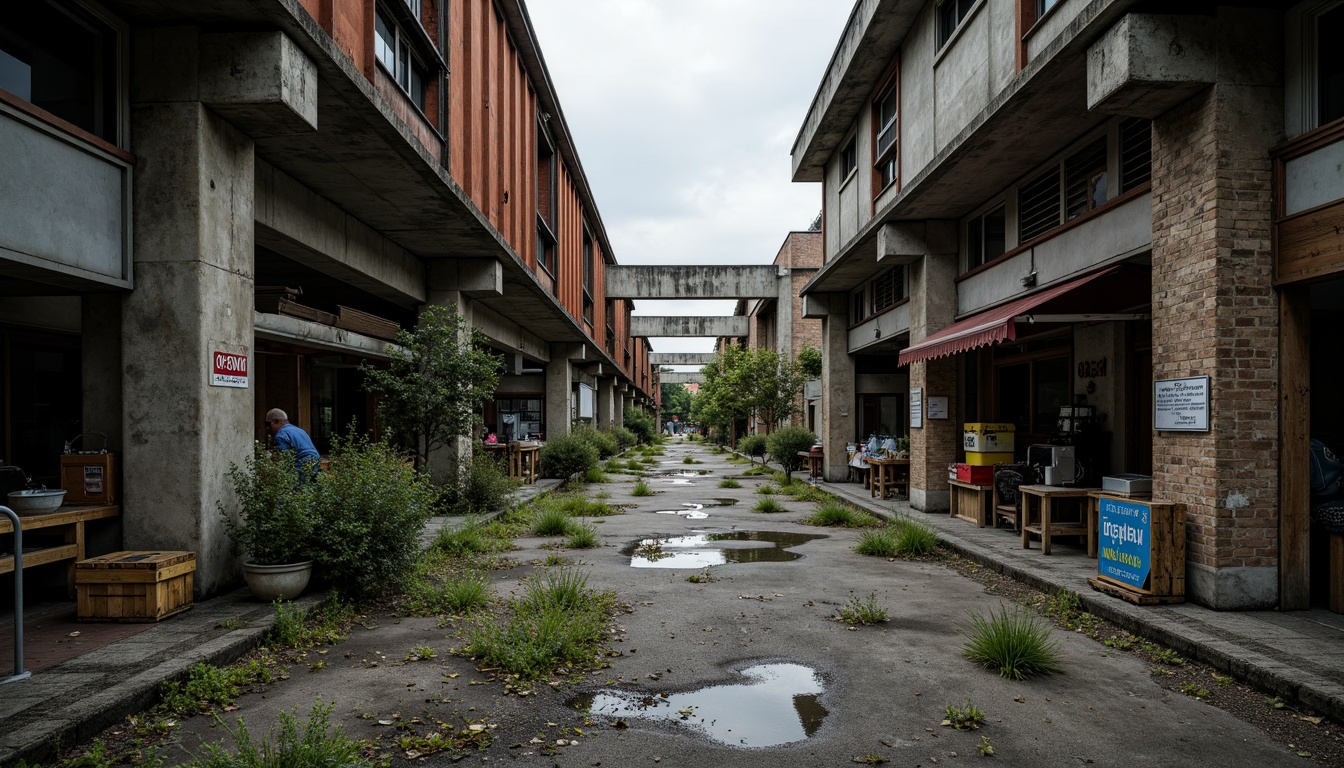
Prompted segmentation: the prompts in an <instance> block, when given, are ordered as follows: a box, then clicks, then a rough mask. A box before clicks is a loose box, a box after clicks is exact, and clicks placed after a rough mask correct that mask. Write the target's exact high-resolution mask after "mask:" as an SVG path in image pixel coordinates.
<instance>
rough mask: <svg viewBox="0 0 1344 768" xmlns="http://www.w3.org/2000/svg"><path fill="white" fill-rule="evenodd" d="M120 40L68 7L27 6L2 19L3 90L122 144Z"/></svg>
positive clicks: (9, 6)
mask: <svg viewBox="0 0 1344 768" xmlns="http://www.w3.org/2000/svg"><path fill="white" fill-rule="evenodd" d="M117 42H118V38H117V33H116V31H115V30H113V29H112V28H111V27H109V26H108V25H107V24H105V23H103V22H102V21H100V20H99V19H97V18H95V17H94V16H92V15H90V14H88V13H85V12H84V11H82V10H81V9H80V8H78V7H77V6H75V5H73V4H68V3H61V4H56V3H51V2H45V0H24V1H23V2H17V1H15V2H10V3H6V4H5V8H4V11H3V13H0V88H2V89H4V90H6V91H9V92H10V93H12V94H14V95H15V96H17V97H19V98H20V99H23V100H24V101H26V102H29V103H30V104H32V105H33V106H35V107H38V108H40V109H44V110H46V111H47V112H50V113H51V114H52V115H55V116H56V117H58V118H60V119H62V120H64V121H66V122H68V123H70V124H71V125H73V126H75V127H76V128H80V129H82V130H84V131H88V132H89V133H91V134H93V135H94V136H97V137H98V138H100V139H104V140H106V141H109V142H112V143H114V144H116V143H118V141H119V139H120V135H119V133H120V132H119V130H118V129H119V125H120V121H119V119H118V115H119V111H118V108H117V107H118V103H119V101H118V98H119V96H118V87H117V86H118V72H119V68H118V61H119V57H118V45H117Z"/></svg>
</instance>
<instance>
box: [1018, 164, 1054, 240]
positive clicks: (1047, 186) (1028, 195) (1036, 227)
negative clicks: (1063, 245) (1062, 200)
mask: <svg viewBox="0 0 1344 768" xmlns="http://www.w3.org/2000/svg"><path fill="white" fill-rule="evenodd" d="M1017 198H1018V202H1017V220H1018V223H1017V233H1018V242H1019V243H1025V242H1027V241H1028V240H1030V239H1032V238H1034V237H1037V236H1039V235H1041V234H1043V233H1045V232H1046V231H1047V230H1049V229H1052V228H1053V227H1056V226H1058V225H1059V167H1058V166H1055V167H1051V168H1050V169H1049V170H1047V171H1046V172H1045V173H1043V174H1041V175H1040V176H1038V177H1037V178H1035V179H1034V180H1032V181H1030V182H1028V183H1026V184H1024V185H1023V186H1022V188H1021V189H1019V190H1018V193H1017Z"/></svg>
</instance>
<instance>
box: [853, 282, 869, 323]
mask: <svg viewBox="0 0 1344 768" xmlns="http://www.w3.org/2000/svg"><path fill="white" fill-rule="evenodd" d="M849 312H850V320H851V322H853V324H854V325H858V324H859V323H862V322H863V319H864V318H865V317H868V302H867V292H866V291H865V290H864V289H863V288H860V289H859V290H857V291H855V292H854V293H853V295H851V296H850V297H849Z"/></svg>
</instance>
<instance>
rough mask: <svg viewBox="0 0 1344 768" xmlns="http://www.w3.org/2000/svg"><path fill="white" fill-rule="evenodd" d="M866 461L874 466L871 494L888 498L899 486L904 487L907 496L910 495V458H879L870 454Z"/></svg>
mask: <svg viewBox="0 0 1344 768" xmlns="http://www.w3.org/2000/svg"><path fill="white" fill-rule="evenodd" d="M866 461H867V462H868V466H869V467H871V468H872V473H871V474H872V485H871V487H870V493H869V495H870V496H872V497H876V498H879V499H886V498H887V497H888V496H890V493H891V491H893V490H895V489H897V488H900V489H903V490H904V492H905V495H906V496H907V497H908V496H909V495H910V460H909V459H879V458H877V457H875V456H870V457H868V459H866Z"/></svg>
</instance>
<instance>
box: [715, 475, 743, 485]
mask: <svg viewBox="0 0 1344 768" xmlns="http://www.w3.org/2000/svg"><path fill="white" fill-rule="evenodd" d="M719 487H720V488H741V487H742V484H741V483H739V482H737V481H736V480H734V479H733V478H731V477H729V478H727V479H724V480H720V481H719Z"/></svg>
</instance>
